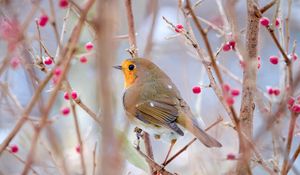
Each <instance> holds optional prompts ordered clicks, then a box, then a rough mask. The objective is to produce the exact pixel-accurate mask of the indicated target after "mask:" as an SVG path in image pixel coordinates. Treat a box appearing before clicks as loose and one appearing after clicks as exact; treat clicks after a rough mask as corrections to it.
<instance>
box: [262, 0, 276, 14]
mask: <svg viewBox="0 0 300 175" xmlns="http://www.w3.org/2000/svg"><path fill="white" fill-rule="evenodd" d="M276 1H277V0H273V1H271V2H269V3H268V4H267V5H265V6H264V7H262V8H260V9H259V11H260V13H262V14H263V13H265V12H266V11H267V10H269V9H270V8H271V7H272V6H273V5H274V4H275V3H276Z"/></svg>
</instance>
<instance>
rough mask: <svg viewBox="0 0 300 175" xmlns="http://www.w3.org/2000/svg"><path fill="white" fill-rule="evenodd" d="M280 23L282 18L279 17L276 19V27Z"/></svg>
mask: <svg viewBox="0 0 300 175" xmlns="http://www.w3.org/2000/svg"><path fill="white" fill-rule="evenodd" d="M279 25H280V19H279V18H277V19H276V21H275V26H276V27H279Z"/></svg>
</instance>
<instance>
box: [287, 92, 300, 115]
mask: <svg viewBox="0 0 300 175" xmlns="http://www.w3.org/2000/svg"><path fill="white" fill-rule="evenodd" d="M287 105H288V108H289V109H290V110H291V111H293V112H295V113H300V96H298V97H297V98H296V99H295V98H293V97H291V98H290V99H289V100H288V102H287Z"/></svg>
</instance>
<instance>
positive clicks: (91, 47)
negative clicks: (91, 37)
mask: <svg viewBox="0 0 300 175" xmlns="http://www.w3.org/2000/svg"><path fill="white" fill-rule="evenodd" d="M93 48H94V44H93V43H92V42H88V43H86V44H85V50H86V51H91V50H92V49H93Z"/></svg>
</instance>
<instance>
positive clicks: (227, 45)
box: [222, 40, 236, 52]
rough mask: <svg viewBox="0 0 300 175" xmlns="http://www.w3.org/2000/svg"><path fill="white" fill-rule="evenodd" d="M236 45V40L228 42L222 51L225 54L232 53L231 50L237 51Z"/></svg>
mask: <svg viewBox="0 0 300 175" xmlns="http://www.w3.org/2000/svg"><path fill="white" fill-rule="evenodd" d="M235 44H236V43H235V41H234V40H231V41H228V42H226V43H225V44H224V45H223V47H222V49H223V51H224V52H228V51H230V50H231V49H232V50H235Z"/></svg>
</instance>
